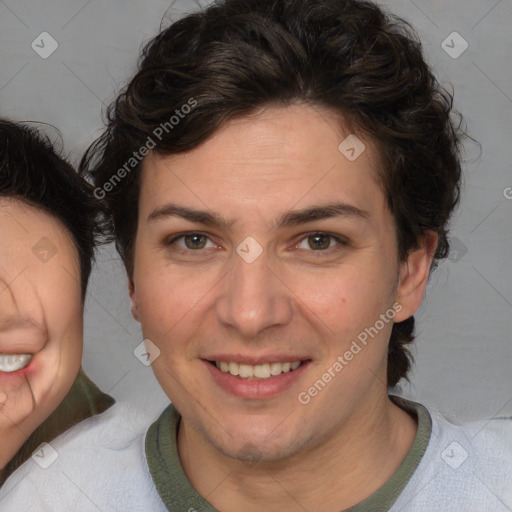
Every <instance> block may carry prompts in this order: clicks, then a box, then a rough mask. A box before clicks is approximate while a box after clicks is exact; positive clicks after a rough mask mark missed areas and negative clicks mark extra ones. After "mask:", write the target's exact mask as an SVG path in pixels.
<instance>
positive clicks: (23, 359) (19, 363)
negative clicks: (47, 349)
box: [0, 354, 33, 373]
mask: <svg viewBox="0 0 512 512" xmlns="http://www.w3.org/2000/svg"><path fill="white" fill-rule="evenodd" d="M32 357H33V355H32V354H0V372H4V373H12V372H16V371H18V370H22V369H23V368H25V367H26V366H28V364H29V363H30V361H31V360H32Z"/></svg>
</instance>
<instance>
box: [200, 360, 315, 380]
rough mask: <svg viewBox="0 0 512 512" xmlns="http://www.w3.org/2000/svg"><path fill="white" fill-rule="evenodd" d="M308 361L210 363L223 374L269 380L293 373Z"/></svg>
mask: <svg viewBox="0 0 512 512" xmlns="http://www.w3.org/2000/svg"><path fill="white" fill-rule="evenodd" d="M305 362H307V361H292V362H288V363H264V364H257V365H251V364H239V363H235V362H232V361H231V362H226V361H209V363H210V364H212V365H214V366H216V367H217V369H219V370H220V371H221V372H223V373H229V374H230V375H233V376H234V377H238V378H240V379H248V380H268V379H271V378H273V377H277V376H278V375H281V374H282V373H288V372H293V371H295V370H296V369H297V368H299V366H301V365H302V364H303V363H305Z"/></svg>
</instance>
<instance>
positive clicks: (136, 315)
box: [128, 278, 140, 322]
mask: <svg viewBox="0 0 512 512" xmlns="http://www.w3.org/2000/svg"><path fill="white" fill-rule="evenodd" d="M128 294H129V295H130V302H131V304H132V316H133V318H135V320H137V322H140V314H139V305H138V304H137V294H136V293H135V285H134V284H133V280H132V279H131V278H130V279H129V280H128Z"/></svg>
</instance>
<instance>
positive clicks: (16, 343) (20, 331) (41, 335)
mask: <svg viewBox="0 0 512 512" xmlns="http://www.w3.org/2000/svg"><path fill="white" fill-rule="evenodd" d="M46 342H47V333H46V332H44V331H43V330H42V329H40V328H38V327H36V326H23V327H14V328H8V329H0V354H4V355H9V354H35V353H37V352H39V351H41V350H42V349H43V348H44V346H45V344H46Z"/></svg>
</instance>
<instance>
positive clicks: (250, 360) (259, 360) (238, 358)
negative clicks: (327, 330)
mask: <svg viewBox="0 0 512 512" xmlns="http://www.w3.org/2000/svg"><path fill="white" fill-rule="evenodd" d="M202 359H204V360H206V361H224V362H226V363H231V362H233V363H238V364H250V365H252V366H254V365H258V364H264V363H293V362H295V361H307V360H309V359H310V358H309V357H304V356H297V355H290V354H267V355H261V356H254V355H248V354H216V355H212V356H207V357H203V358H202Z"/></svg>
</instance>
